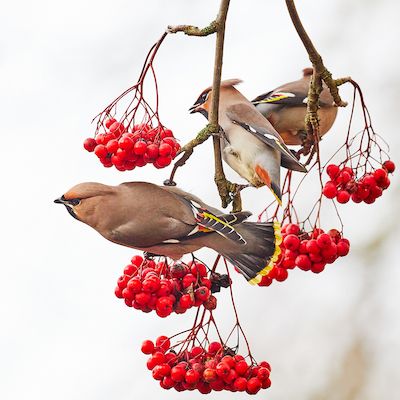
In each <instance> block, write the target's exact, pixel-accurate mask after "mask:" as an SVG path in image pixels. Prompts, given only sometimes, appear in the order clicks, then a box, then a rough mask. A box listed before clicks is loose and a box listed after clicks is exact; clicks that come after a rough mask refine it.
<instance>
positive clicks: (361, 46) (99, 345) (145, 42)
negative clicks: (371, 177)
mask: <svg viewBox="0 0 400 400" xmlns="http://www.w3.org/2000/svg"><path fill="white" fill-rule="evenodd" d="M217 8H218V2H217V1H211V0H202V1H198V0H191V1H188V0H171V1H168V2H167V1H162V0H148V1H145V2H144V1H123V0H116V1H113V2H109V1H104V0H98V1H93V0H87V1H76V0H71V1H68V2H61V1H45V0H36V1H33V2H29V1H23V0H22V1H21V0H20V1H18V0H16V1H13V2H3V4H2V12H1V16H0V33H1V34H0V74H1V78H0V91H1V100H0V101H1V130H2V143H1V150H2V152H1V165H2V173H1V181H2V182H1V183H2V189H1V192H0V193H1V195H0V201H1V210H2V218H1V227H2V237H1V249H2V252H1V256H2V257H1V258H2V261H1V280H0V313H1V314H0V315H1V319H0V321H1V330H0V354H1V356H0V376H1V379H0V382H1V383H0V397H1V399H4V400H25V399H31V400H39V399H40V400H50V399H54V398H57V399H59V400H66V399H68V400H78V399H79V400H80V399H82V400H94V399H96V400H103V399H104V400H106V399H107V400H108V399H120V400H128V399H140V398H143V397H144V396H146V397H147V398H149V399H153V398H164V399H178V398H179V399H193V398H200V395H199V394H197V393H181V394H178V393H176V392H172V391H163V390H161V389H160V388H159V387H158V384H157V382H155V381H154V380H152V378H151V375H150V373H149V372H148V371H147V369H146V367H145V362H146V358H145V357H144V356H143V355H142V354H141V353H140V351H139V348H140V343H141V341H142V340H144V339H146V338H154V337H156V336H158V335H159V334H162V333H165V334H173V333H175V332H177V331H178V330H183V329H185V328H187V327H188V326H189V324H190V323H191V318H192V317H193V314H192V313H188V314H185V315H184V316H178V317H170V318H168V319H166V320H161V319H159V318H158V317H156V316H154V315H146V314H142V313H139V312H135V311H132V310H130V309H128V308H127V307H125V306H123V305H122V304H121V302H120V301H118V300H117V299H116V298H115V297H114V294H113V290H114V286H115V282H116V279H117V277H118V276H119V274H120V271H121V270H122V268H123V267H124V265H125V264H126V263H127V262H128V260H129V258H130V257H131V255H132V254H133V252H132V251H131V250H129V249H126V248H123V247H119V246H116V245H114V244H111V243H108V242H106V241H105V240H104V239H103V238H102V237H100V236H99V235H98V234H97V233H96V232H95V231H93V230H90V229H89V228H88V227H86V226H84V225H82V224H80V223H78V222H77V221H75V220H73V219H72V218H71V217H70V216H69V215H68V214H67V213H66V212H65V210H63V209H62V208H61V207H60V206H56V205H54V204H53V203H52V201H53V200H54V199H55V198H56V197H58V196H60V195H61V194H62V193H63V192H65V191H66V190H67V189H68V188H69V187H70V186H72V185H74V184H75V183H78V182H83V181H100V182H105V183H110V184H117V183H119V182H121V181H125V180H149V181H152V182H155V183H161V182H162V181H163V180H164V179H165V177H166V176H167V174H168V170H162V171H157V170H154V169H153V168H151V167H146V168H143V169H141V170H138V171H134V172H131V173H119V172H118V171H116V170H111V169H107V170H106V169H104V168H102V167H101V166H100V165H99V164H98V163H97V161H96V160H95V158H94V157H93V156H92V155H89V154H88V153H86V152H85V151H83V149H82V141H83V139H84V138H85V137H87V136H90V135H91V134H92V132H93V129H94V127H93V126H91V125H90V121H91V118H92V117H93V116H94V115H95V114H96V113H97V112H98V111H99V110H100V109H101V108H102V107H104V106H105V105H106V104H107V103H108V102H109V101H110V100H111V99H112V98H114V97H115V96H116V95H118V94H119V93H120V92H121V91H122V90H124V89H125V88H126V87H127V86H129V85H131V84H133V83H134V82H135V80H136V78H137V75H138V72H139V71H140V68H141V65H142V62H143V59H144V56H145V54H146V53H147V50H148V48H149V47H150V46H151V45H152V44H153V43H154V42H155V41H156V40H157V38H158V37H159V36H160V35H161V33H162V31H163V29H164V28H165V27H166V26H167V25H168V24H176V23H191V24H194V25H198V26H203V25H205V24H207V23H208V22H209V21H210V20H212V19H213V18H214V16H215V14H216V12H217ZM298 8H299V12H300V14H301V17H302V19H303V22H304V24H305V26H306V28H307V29H308V31H309V33H310V35H311V36H312V38H313V39H314V41H315V44H316V46H317V48H318V49H319V51H320V52H321V54H322V55H323V57H324V60H325V62H326V64H327V65H328V66H329V68H330V70H331V71H332V72H333V74H334V76H337V77H339V76H344V75H351V76H352V77H353V78H354V79H355V80H357V81H358V82H359V83H360V84H361V85H362V87H363V89H364V92H365V97H366V101H367V104H368V105H369V108H370V111H371V113H372V116H373V121H374V125H375V127H376V129H377V130H378V131H379V132H380V133H381V134H382V135H383V136H384V137H385V138H386V139H387V141H388V142H389V143H390V145H391V148H392V156H393V158H394V159H395V160H396V158H397V159H398V155H399V152H398V147H399V144H400V143H399V132H398V114H399V89H400V88H399V79H398V73H399V70H400V59H399V51H398V49H399V45H398V43H399V39H400V37H399V31H400V28H399V24H398V15H399V12H400V7H399V5H398V3H397V2H395V1H390V0H386V1H373V0H370V1H361V0H357V1H352V2H348V1H345V0H340V1H335V2H315V1H310V0H307V1H302V2H300V1H299V2H298ZM213 43H214V38H213V37H210V38H205V39H198V38H187V37H184V36H181V35H179V36H178V35H176V36H171V37H168V38H167V39H166V41H165V44H164V45H163V47H162V49H161V50H160V52H159V55H158V57H157V61H156V63H155V67H156V70H157V74H158V79H159V83H160V95H161V117H162V120H163V122H164V123H165V125H167V126H168V127H171V128H172V129H173V130H174V132H175V133H176V136H177V137H178V138H179V139H180V140H181V141H182V142H183V143H184V142H186V141H187V140H189V139H190V138H191V137H192V136H193V134H194V133H195V132H197V131H198V130H199V129H201V128H202V127H203V125H204V122H205V121H204V120H203V119H202V117H201V116H200V115H195V116H190V115H189V114H188V113H187V109H188V108H189V107H190V105H191V104H192V103H193V102H194V100H195V99H196V98H197V95H198V93H199V92H200V91H201V90H202V89H203V87H205V86H208V85H209V84H210V83H211V77H212V59H213V53H214V49H213ZM305 66H308V59H307V55H306V53H305V51H304V49H303V47H302V45H301V43H300V41H299V39H298V38H297V36H296V33H295V31H294V28H293V26H292V25H291V22H290V20H289V17H288V15H287V11H286V8H285V5H284V2H283V1H278V0H273V1H261V0H251V1H238V0H233V1H232V5H231V9H230V12H229V18H228V23H227V34H226V52H225V59H224V68H223V77H224V78H232V77H239V78H242V79H243V80H244V83H243V84H242V86H241V90H242V91H243V93H245V94H246V95H248V97H254V96H256V95H258V94H259V93H260V92H263V91H266V90H268V89H271V88H273V87H275V86H276V85H278V84H280V83H283V82H286V81H290V80H294V79H297V78H298V77H299V76H300V71H301V69H302V68H303V67H305ZM342 93H343V95H344V97H345V98H347V99H350V94H351V91H350V90H349V89H344V90H343V92H342ZM348 116H349V110H348V109H345V110H340V115H339V118H338V120H337V122H336V124H335V126H334V128H333V130H332V133H331V134H330V135H329V137H327V138H326V140H324V143H323V144H324V151H326V153H325V154H329V152H330V151H332V150H333V149H334V147H335V146H337V144H338V143H339V142H340V141H341V140H343V138H344V135H345V131H346V121H347V118H348ZM359 127H360V125H359ZM210 150H211V143H207V144H205V145H204V146H202V148H200V149H198V150H196V152H195V154H194V156H193V158H192V159H191V160H190V162H189V163H188V165H187V167H186V168H184V169H182V170H181V171H179V173H178V175H177V179H178V183H179V184H180V186H181V187H182V188H184V189H186V190H189V191H193V192H194V193H196V194H197V195H199V196H201V197H202V198H204V199H205V200H207V201H208V202H209V203H212V204H215V205H218V198H217V195H216V190H215V188H214V186H213V183H212V170H211V165H212V163H211V153H210ZM230 176H231V177H232V178H236V177H235V175H234V174H231V175H230ZM313 185H314V184H313V183H311V184H310V186H309V187H310V190H312V189H311V188H312V187H314V186H313ZM315 185H316V184H315ZM315 187H317V186H315ZM398 196H399V190H398V180H397V174H395V176H394V177H393V179H392V187H391V188H390V190H389V191H387V192H386V193H385V194H384V196H383V197H382V198H381V199H379V200H378V202H377V203H376V204H374V205H372V206H367V205H356V206H355V205H348V206H343V207H341V211H342V216H343V218H344V221H345V232H346V235H347V236H348V237H349V238H350V239H351V242H352V253H351V255H350V256H348V257H346V258H345V259H341V260H339V261H337V262H336V263H335V264H334V265H332V266H330V267H329V268H328V270H327V271H325V272H324V273H323V274H321V275H319V276H315V275H312V274H306V273H302V272H301V271H300V272H297V271H295V272H293V273H292V274H291V276H290V279H289V280H288V281H286V282H285V283H282V284H278V283H276V284H274V285H272V286H271V287H269V288H254V287H250V286H249V285H248V284H247V283H246V282H245V281H244V280H242V279H241V277H240V276H235V277H234V283H235V292H236V298H237V303H238V307H239V312H240V315H241V317H242V322H243V326H244V327H245V329H246V331H247V333H248V337H249V339H250V341H251V343H252V346H253V351H254V353H255V356H256V357H257V358H258V359H259V360H262V359H266V360H268V361H269V362H270V363H271V364H272V367H273V374H272V380H273V386H272V387H271V389H270V390H268V391H266V392H260V394H258V395H257V398H260V399H261V398H269V399H270V400H288V399H297V400H305V399H340V400H342V399H357V400H361V399H362V400H378V399H379V400H380V399H385V400H394V399H397V398H398V388H397V386H398V378H400V374H399V369H398V361H397V360H398V357H399V356H400V351H399V350H400V348H399V336H400V323H399V311H400V296H399V294H398V293H399V290H398V285H399V278H400V272H399V267H398V257H399V248H398V239H399V229H398V222H399V217H398V215H399V211H400V210H399V206H398V198H399V197H398ZM309 197H310V196H308V192H307V191H305V193H304V194H303V200H302V201H303V203H304V206H305V207H306V206H307V204H308V205H309ZM270 199H271V196H270V194H269V193H268V192H267V191H266V190H264V189H260V190H258V191H256V190H251V189H250V190H248V192H246V194H245V195H244V202H245V205H246V208H250V209H251V210H253V211H254V212H257V211H260V210H261V209H262V206H263V205H264V204H265V203H266V202H267V201H270ZM150 217H151V216H150ZM325 221H326V225H327V227H328V228H330V227H333V226H336V225H337V220H336V219H335V218H334V215H327V216H326V220H325ZM374 241H375V242H379V241H381V242H382V243H383V245H382V246H381V247H380V248H379V250H378V251H377V252H373V251H372V252H371V251H370V250H371V246H372V244H371V243H373V242H374ZM202 254H203V255H205V256H206V257H208V255H209V253H207V252H206V253H202ZM218 298H219V302H220V307H219V312H218V313H217V317H218V318H219V319H220V320H221V323H222V324H223V326H226V327H228V326H229V324H230V323H231V321H232V318H233V316H232V315H231V313H230V309H229V307H228V298H227V297H226V294H225V295H224V294H221V295H219V296H218ZM212 396H213V397H215V398H221V399H228V398H229V399H230V398H232V397H237V398H245V397H247V395H246V394H235V395H232V394H230V393H219V394H213V395H212Z"/></svg>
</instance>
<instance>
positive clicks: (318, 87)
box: [285, 0, 351, 141]
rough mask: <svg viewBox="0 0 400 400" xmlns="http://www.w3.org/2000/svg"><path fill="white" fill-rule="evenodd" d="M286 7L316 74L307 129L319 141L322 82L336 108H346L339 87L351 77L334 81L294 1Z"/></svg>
mask: <svg viewBox="0 0 400 400" xmlns="http://www.w3.org/2000/svg"><path fill="white" fill-rule="evenodd" d="M285 1H286V6H287V9H288V11H289V14H290V18H291V19H292V22H293V25H294V27H295V28H296V31H297V33H298V35H299V37H300V39H301V41H302V42H303V44H304V47H305V48H306V50H307V53H308V56H309V58H310V61H311V63H312V65H313V67H314V73H313V76H312V79H311V83H310V89H309V92H308V102H307V115H306V121H305V122H306V128H307V133H308V134H309V135H313V136H314V137H315V140H318V141H319V139H320V138H319V133H318V126H319V122H318V114H317V111H318V108H319V105H318V101H319V96H320V94H321V91H322V89H323V86H322V82H325V84H326V85H327V87H328V89H329V91H330V93H331V95H332V97H333V101H334V102H335V104H336V106H338V107H345V106H347V102H345V101H343V100H342V99H341V97H340V95H339V90H338V86H340V85H342V84H343V83H346V82H349V81H350V80H351V78H350V77H346V78H341V79H333V78H332V74H331V73H330V72H329V71H328V69H327V68H326V67H325V65H324V63H323V60H322V57H321V56H320V54H319V53H318V51H317V49H316V48H315V46H314V44H313V43H312V41H311V39H310V37H309V36H308V34H307V32H306V30H305V29H304V26H303V24H302V22H301V20H300V17H299V14H298V13H297V10H296V6H295V4H294V0H285Z"/></svg>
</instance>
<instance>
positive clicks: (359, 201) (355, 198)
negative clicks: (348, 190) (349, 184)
mask: <svg viewBox="0 0 400 400" xmlns="http://www.w3.org/2000/svg"><path fill="white" fill-rule="evenodd" d="M351 199H352V200H353V202H354V203H361V202H362V198H361V197H360V196H359V195H358V194H357V193H353V194H352V195H351Z"/></svg>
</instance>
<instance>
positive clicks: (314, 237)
mask: <svg viewBox="0 0 400 400" xmlns="http://www.w3.org/2000/svg"><path fill="white" fill-rule="evenodd" d="M282 238H283V241H282V243H281V245H280V247H281V251H282V252H281V254H280V255H279V258H278V260H277V261H276V263H275V265H274V267H273V268H272V270H271V271H270V272H269V273H268V275H266V276H263V278H262V280H261V282H260V283H259V284H258V285H259V286H269V285H270V284H271V283H272V281H273V280H274V279H275V280H277V281H284V280H285V279H286V278H287V277H288V271H287V270H288V269H293V268H295V267H298V268H300V269H302V270H303V271H312V272H314V273H316V274H318V273H320V272H322V271H323V270H324V269H325V266H326V264H332V263H333V262H334V261H335V260H336V259H337V258H338V257H344V256H346V255H347V254H348V253H349V251H350V242H349V241H348V240H347V239H345V238H342V235H341V234H340V232H339V231H338V230H336V229H331V230H329V231H328V232H327V233H325V232H324V231H323V230H322V229H318V228H316V229H314V230H313V231H312V232H310V233H308V232H304V231H302V230H301V229H300V227H299V225H297V224H286V225H283V227H282Z"/></svg>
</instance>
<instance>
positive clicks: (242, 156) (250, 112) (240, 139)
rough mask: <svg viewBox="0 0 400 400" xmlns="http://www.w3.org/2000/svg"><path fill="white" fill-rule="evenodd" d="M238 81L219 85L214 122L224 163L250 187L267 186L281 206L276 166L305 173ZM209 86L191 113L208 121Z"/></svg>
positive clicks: (278, 172) (210, 90) (278, 170)
mask: <svg viewBox="0 0 400 400" xmlns="http://www.w3.org/2000/svg"><path fill="white" fill-rule="evenodd" d="M240 82H241V81H240V80H238V79H230V80H226V81H223V82H221V90H220V102H219V114H218V115H219V116H218V123H219V125H220V127H221V128H222V130H223V135H221V151H222V157H223V159H224V160H225V162H226V163H227V164H228V165H229V166H230V167H231V168H232V169H233V170H234V171H236V172H237V173H238V174H239V175H240V176H241V177H242V178H244V179H246V180H247V181H248V182H249V183H250V184H251V185H252V186H255V187H261V186H264V185H266V186H268V187H269V188H270V190H271V191H272V193H273V194H274V196H275V197H276V199H277V200H278V202H279V204H281V198H282V194H281V188H280V166H281V165H282V166H283V167H285V168H287V169H290V170H294V171H301V172H307V170H306V168H305V167H304V166H303V165H302V164H300V163H299V161H298V160H297V158H296V157H295V156H294V155H293V154H292V152H291V151H290V150H289V149H288V148H287V147H286V145H285V143H284V142H283V140H282V138H281V137H280V136H279V134H278V132H277V131H276V130H275V129H274V127H273V126H272V125H271V123H270V122H269V121H268V120H267V119H266V118H265V117H264V116H263V115H262V114H261V113H260V112H259V111H258V110H257V109H256V107H255V106H254V105H253V104H252V103H251V102H250V101H249V100H247V99H246V98H245V97H244V96H243V95H242V93H240V92H239V91H238V90H237V89H236V88H235V85H237V84H238V83H240ZM211 102H212V89H211V87H209V88H207V89H205V90H204V91H203V92H202V93H201V94H200V96H199V97H198V99H197V100H196V102H195V104H194V105H193V106H192V107H191V108H190V112H191V113H196V112H199V113H201V114H202V115H204V116H205V117H206V118H208V111H209V108H210V107H211Z"/></svg>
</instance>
